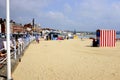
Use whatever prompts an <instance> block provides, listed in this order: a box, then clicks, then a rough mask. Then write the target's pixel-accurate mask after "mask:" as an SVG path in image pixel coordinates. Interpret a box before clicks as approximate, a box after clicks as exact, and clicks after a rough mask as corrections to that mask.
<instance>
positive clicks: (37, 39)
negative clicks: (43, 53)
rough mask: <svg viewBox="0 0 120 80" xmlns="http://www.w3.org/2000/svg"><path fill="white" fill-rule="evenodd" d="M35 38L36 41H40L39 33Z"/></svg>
mask: <svg viewBox="0 0 120 80" xmlns="http://www.w3.org/2000/svg"><path fill="white" fill-rule="evenodd" d="M35 39H36V42H37V43H39V41H40V37H39V35H36V36H35Z"/></svg>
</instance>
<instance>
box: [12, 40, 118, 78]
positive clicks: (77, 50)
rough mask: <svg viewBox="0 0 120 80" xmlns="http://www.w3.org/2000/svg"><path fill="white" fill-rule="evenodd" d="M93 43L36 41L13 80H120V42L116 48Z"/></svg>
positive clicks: (27, 51)
mask: <svg viewBox="0 0 120 80" xmlns="http://www.w3.org/2000/svg"><path fill="white" fill-rule="evenodd" d="M91 44H92V40H89V39H84V40H81V39H74V40H63V41H40V43H39V44H37V43H36V42H35V41H34V42H33V43H31V45H30V46H29V47H28V48H27V50H26V51H25V53H24V55H23V57H22V59H21V62H20V63H19V64H18V66H17V68H16V69H15V71H14V72H13V74H12V77H13V79H14V80H120V41H118V42H117V43H116V44H117V46H116V47H114V48H111V47H106V48H101V47H90V46H91Z"/></svg>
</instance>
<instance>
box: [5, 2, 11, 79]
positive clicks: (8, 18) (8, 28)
mask: <svg viewBox="0 0 120 80" xmlns="http://www.w3.org/2000/svg"><path fill="white" fill-rule="evenodd" d="M6 31H7V32H6V33H7V40H6V41H7V80H12V78H11V56H10V0H6Z"/></svg>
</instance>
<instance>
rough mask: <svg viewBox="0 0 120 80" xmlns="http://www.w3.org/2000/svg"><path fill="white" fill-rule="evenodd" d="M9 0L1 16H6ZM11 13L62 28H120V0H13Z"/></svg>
mask: <svg viewBox="0 0 120 80" xmlns="http://www.w3.org/2000/svg"><path fill="white" fill-rule="evenodd" d="M5 6H6V4H5V0H0V17H2V18H5V16H6V15H5V13H6V11H5ZM10 11H11V12H10V16H11V19H12V20H14V21H15V22H17V23H22V24H25V23H31V22H32V19H33V18H35V23H36V24H39V25H41V26H42V27H50V28H55V29H61V30H77V31H95V30H96V29H115V30H119V31H120V0H10Z"/></svg>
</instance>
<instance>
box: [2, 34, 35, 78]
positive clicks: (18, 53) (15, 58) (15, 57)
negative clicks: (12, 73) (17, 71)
mask: <svg viewBox="0 0 120 80" xmlns="http://www.w3.org/2000/svg"><path fill="white" fill-rule="evenodd" d="M34 39H35V38H34V36H32V37H27V38H22V41H23V42H19V41H18V46H17V47H16V45H17V42H16V41H15V40H13V43H14V50H13V51H11V64H12V70H14V69H13V68H14V66H15V65H16V64H17V63H18V62H19V61H21V57H22V55H23V52H24V50H25V49H26V48H27V47H28V45H29V44H30V43H31V42H32V41H33V40H34ZM2 50H4V48H3V49H1V50H0V52H1V51H2ZM5 54H6V53H5ZM6 61H7V56H4V57H0V78H1V77H2V76H1V75H5V76H6V73H2V69H4V67H5V66H6V63H7V62H6ZM4 72H6V71H4ZM0 80H1V79H0Z"/></svg>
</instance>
